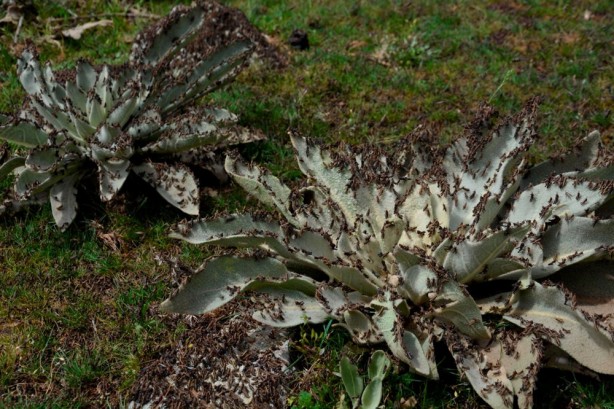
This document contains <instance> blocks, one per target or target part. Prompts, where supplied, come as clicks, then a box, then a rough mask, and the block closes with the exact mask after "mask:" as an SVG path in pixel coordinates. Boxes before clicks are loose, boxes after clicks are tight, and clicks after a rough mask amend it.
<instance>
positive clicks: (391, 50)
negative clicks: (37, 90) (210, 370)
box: [0, 1, 614, 407]
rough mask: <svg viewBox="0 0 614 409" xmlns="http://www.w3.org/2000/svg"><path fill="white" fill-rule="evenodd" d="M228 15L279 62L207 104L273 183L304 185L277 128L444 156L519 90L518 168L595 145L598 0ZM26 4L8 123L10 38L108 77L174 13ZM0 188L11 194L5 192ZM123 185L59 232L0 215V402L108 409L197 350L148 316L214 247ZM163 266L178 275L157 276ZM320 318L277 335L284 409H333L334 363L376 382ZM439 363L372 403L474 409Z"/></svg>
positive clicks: (599, 93)
mask: <svg viewBox="0 0 614 409" xmlns="http://www.w3.org/2000/svg"><path fill="white" fill-rule="evenodd" d="M230 5H233V6H236V7H238V8H240V9H242V10H243V11H244V12H245V14H246V15H247V17H248V18H249V20H250V21H251V22H252V23H254V24H255V25H256V26H257V27H258V28H259V29H260V30H262V31H263V32H264V33H266V34H267V35H269V36H270V41H271V42H272V43H275V44H277V45H278V46H279V48H280V49H281V50H282V53H283V54H285V56H286V58H287V62H288V64H287V66H286V67H285V68H283V69H279V68H276V69H272V68H271V66H270V65H267V63H266V62H264V61H262V62H258V61H256V62H255V63H254V64H252V65H251V66H250V67H249V68H248V69H247V70H245V71H244V72H243V73H242V74H241V75H239V76H238V78H237V79H236V81H235V82H233V83H232V84H231V85H229V86H227V87H225V88H223V89H221V90H219V91H216V92H214V93H212V94H209V95H207V96H206V97H205V103H207V104H215V105H216V106H220V107H223V108H224V109H227V110H229V111H231V112H234V113H235V114H237V115H238V117H239V118H240V119H239V121H240V122H239V123H240V124H241V125H243V126H246V127H250V128H253V129H260V130H261V131H262V132H263V134H264V135H266V136H267V138H268V140H267V141H263V142H259V143H258V144H256V145H255V146H251V147H245V148H242V149H241V154H242V155H243V156H244V157H245V158H247V159H248V160H253V161H255V162H258V163H260V164H261V165H264V164H266V167H267V168H269V169H270V170H271V172H272V174H273V175H274V176H275V177H277V178H279V179H280V180H281V181H282V182H284V183H287V184H290V185H292V184H294V183H297V182H298V181H299V180H301V172H300V171H299V169H298V167H297V166H296V164H295V163H294V156H293V149H292V147H291V144H290V141H289V138H288V136H287V131H288V130H293V131H294V132H295V133H296V134H299V135H304V136H308V137H310V138H316V139H319V140H321V141H323V142H325V143H333V142H337V141H345V142H347V143H350V144H358V143H365V142H370V143H375V144H377V145H378V146H380V148H381V149H384V150H386V149H387V147H388V148H392V146H393V145H390V143H391V142H395V141H398V140H399V139H401V138H402V137H403V136H404V135H406V134H408V133H410V132H412V131H414V130H415V128H416V126H418V125H421V126H422V128H421V129H422V130H423V131H424V132H425V133H426V134H429V133H430V134H431V135H436V137H437V139H436V142H437V143H441V144H444V143H446V142H449V141H453V140H455V139H456V137H457V136H458V135H460V134H461V133H462V129H463V127H464V125H465V124H466V123H467V122H468V121H469V120H470V119H471V117H472V115H473V114H474V113H475V112H477V111H478V106H479V104H480V103H482V102H483V101H488V102H489V103H491V104H492V105H493V106H494V107H495V108H496V109H498V110H499V111H501V112H504V113H512V112H518V111H520V110H521V107H522V106H523V105H524V104H525V102H526V101H527V99H528V98H529V97H530V96H534V95H539V96H541V97H542V101H543V102H542V104H541V105H540V108H539V109H538V111H537V114H536V115H537V118H538V119H537V121H536V124H537V132H538V134H539V135H540V137H539V138H536V139H535V140H534V141H533V142H532V143H531V144H530V150H529V152H530V154H531V156H530V157H528V162H533V163H538V162H540V161H541V160H543V159H544V158H545V157H546V156H547V155H548V154H550V153H553V152H557V151H561V149H565V148H569V147H571V146H573V144H574V141H576V140H578V139H579V138H582V137H585V136H586V135H588V133H589V132H590V131H591V130H593V129H597V130H599V131H600V132H601V134H602V139H603V142H604V144H605V145H606V146H607V145H610V144H611V137H612V130H613V128H614V127H613V125H612V118H611V113H610V109H611V100H612V82H611V78H612V76H613V72H612V70H613V68H612V66H611V58H612V44H611V38H612V34H613V33H612V30H613V28H612V27H613V24H612V21H611V16H609V15H608V14H607V13H606V11H607V2H586V3H582V2H578V3H574V4H573V5H569V4H565V3H547V4H543V3H540V4H533V3H531V2H526V3H521V2H512V3H509V2H501V3H496V2H484V3H475V2H471V3H453V4H448V3H437V4H434V3H432V2H411V3H403V2H343V1H339V2H307V3H304V2H285V3H283V4H278V2H259V1H250V2H231V3H230ZM33 6H34V7H32V8H26V9H24V10H23V12H24V14H23V15H24V19H23V22H22V25H21V28H20V32H19V36H17V38H16V39H17V41H15V42H14V34H15V31H16V26H17V25H16V24H10V23H4V24H3V25H2V27H0V29H1V30H2V50H1V53H0V68H1V70H2V74H1V75H2V77H1V78H0V81H1V82H2V90H1V91H0V92H1V98H0V110H1V111H3V112H17V111H18V110H19V109H20V108H21V101H22V100H23V98H24V97H25V94H24V92H23V91H22V88H21V84H20V82H19V75H18V73H17V70H16V67H17V58H18V57H19V56H20V55H21V53H22V51H23V49H24V47H25V40H26V39H30V40H32V41H33V42H34V44H35V46H36V48H37V49H38V50H39V58H40V60H41V61H51V63H52V66H53V67H54V69H69V70H72V69H74V67H75V66H76V64H77V61H78V59H79V58H87V59H90V60H92V61H93V63H94V64H107V63H113V64H115V63H123V62H126V61H128V59H129V55H130V50H131V44H132V42H133V41H134V39H135V35H136V33H137V32H138V31H139V30H140V29H142V28H144V27H146V26H147V25H149V24H151V23H152V21H155V20H156V16H164V15H166V14H167V13H168V12H169V11H170V9H171V7H172V5H171V4H170V2H169V3H165V2H155V3H148V2H135V3H121V2H114V3H108V4H105V5H101V4H98V3H88V2H64V3H57V4H55V3H51V4H50V3H46V2H40V3H38V2H34V3H33ZM103 18H104V19H109V20H110V21H111V22H112V24H109V25H100V26H98V27H95V28H93V29H91V30H88V31H85V32H84V33H83V34H82V36H81V37H80V39H78V40H76V39H74V38H71V37H69V36H64V35H63V34H61V33H62V30H64V29H66V28H71V27H75V26H77V25H78V24H80V23H81V22H83V21H100V20H101V19H103ZM296 28H301V29H303V30H305V31H306V32H307V33H308V35H309V40H310V48H309V49H308V50H304V51H298V50H293V49H291V48H289V47H288V46H286V45H285V40H286V39H287V38H288V37H289V36H290V33H291V32H292V30H294V29H296ZM295 144H296V141H295ZM2 183H3V188H6V189H8V188H9V187H10V185H11V183H12V182H11V181H3V182H2ZM126 183H127V184H128V185H127V187H129V188H128V189H125V190H126V191H125V192H124V193H120V194H119V196H121V197H119V198H117V199H114V200H112V201H111V202H110V203H108V204H103V203H102V202H101V201H100V200H97V196H98V192H97V191H96V192H81V193H80V194H81V195H86V196H88V197H87V200H83V201H81V203H82V206H81V207H80V214H79V215H78V216H77V217H76V219H75V221H74V222H73V225H72V226H71V227H69V228H68V229H67V231H66V232H64V233H62V232H60V231H59V229H57V228H56V227H55V225H54V224H53V223H52V222H51V220H52V214H51V213H52V212H51V209H45V208H33V209H32V210H28V211H26V212H22V213H19V214H17V215H16V216H14V217H10V218H7V217H4V218H3V219H2V220H1V223H2V227H1V229H0V243H1V244H0V247H1V253H0V257H1V260H0V261H1V263H2V269H3V271H2V275H1V277H2V278H0V280H2V281H1V286H0V287H1V288H2V293H1V294H0V297H2V303H1V305H2V307H1V309H0V365H1V366H0V385H1V388H2V389H1V392H0V393H1V394H2V401H1V402H2V403H1V404H2V405H4V406H8V407H49V406H54V407H78V406H84V407H85V406H92V405H93V406H100V405H101V404H102V405H105V404H106V405H109V406H111V407H115V406H124V405H127V404H128V402H129V401H130V400H131V396H132V395H133V393H134V392H133V387H134V385H136V384H139V381H138V380H139V377H142V376H143V369H145V368H148V367H149V365H150V364H151V363H155V362H156V359H157V358H159V356H161V355H164V353H165V351H168V350H169V348H170V349H173V348H174V349H178V348H179V347H180V345H182V344H186V345H190V344H197V343H198V339H196V338H192V337H190V335H189V334H190V331H191V330H193V329H194V327H195V326H196V327H197V326H198V325H199V323H201V322H204V323H206V319H205V318H198V319H182V318H178V317H172V316H166V315H163V314H160V313H159V310H158V304H159V303H160V302H161V301H162V300H164V299H165V298H166V297H167V296H168V295H169V294H170V293H171V292H172V288H173V287H175V286H176V285H177V283H178V282H180V281H182V279H183V277H181V273H180V272H181V271H182V269H181V265H187V266H190V267H192V268H195V267H197V266H198V265H199V264H200V263H201V261H202V260H203V259H206V258H208V257H210V256H211V255H212V253H211V251H216V250H212V249H207V248H204V247H203V246H192V245H189V244H183V243H181V242H179V241H177V240H171V239H169V238H168V237H167V233H168V226H170V225H172V224H174V223H176V222H178V220H179V219H180V218H181V217H182V216H181V214H180V212H178V211H176V210H175V209H174V208H173V207H172V206H170V205H168V206H167V205H165V204H164V203H165V202H164V201H163V200H159V199H156V198H155V196H152V195H151V194H146V193H139V192H143V191H144V192H147V191H146V189H147V187H146V186H145V185H144V184H142V183H141V184H140V183H139V181H138V180H133V179H132V178H131V177H128V179H127V181H126ZM131 187H136V188H131ZM215 187H216V188H217V187H218V186H215ZM204 190H206V191H207V192H209V191H211V192H213V191H212V190H210V189H209V187H205V188H204ZM201 200H202V203H201V214H202V215H204V216H213V215H215V214H217V213H221V212H222V211H223V212H224V213H231V212H238V213H246V209H247V208H248V207H249V209H257V208H259V206H260V209H264V208H265V207H266V206H262V205H259V204H258V203H257V202H256V201H254V200H253V199H251V198H250V197H249V196H247V195H246V194H245V193H244V192H243V191H242V190H241V189H240V188H239V187H234V186H232V185H230V186H226V187H223V192H222V193H218V194H215V193H213V195H209V196H203V197H202V198H201ZM169 259H174V260H175V261H176V262H177V263H176V264H175V265H174V266H173V268H171V267H169V265H168V263H166V262H165V260H169ZM218 318H219V319H221V320H222V322H223V321H224V319H225V318H224V317H221V318H220V317H218ZM195 320H196V321H195ZM198 320H203V321H198ZM330 324H331V322H330V321H325V322H324V323H322V324H321V325H316V326H302V327H300V328H299V329H297V330H296V332H293V333H291V334H290V335H291V339H292V350H293V351H297V352H300V353H299V354H297V356H298V357H299V358H297V359H296V360H293V364H294V366H295V367H296V368H297V369H300V370H301V371H302V372H301V374H302V375H301V376H300V377H299V378H297V379H296V380H295V382H294V383H293V386H292V388H291V390H290V391H289V394H288V399H287V400H286V402H287V403H288V405H289V406H293V407H331V406H334V405H335V404H336V403H337V402H338V401H339V396H340V394H341V393H343V391H344V386H343V382H342V380H341V378H340V377H338V376H336V375H335V374H334V373H335V372H339V367H338V362H340V360H341V357H342V356H350V357H351V359H352V361H353V362H355V363H357V364H358V368H359V370H360V371H361V373H362V374H363V376H364V379H365V382H367V380H372V378H371V377H370V376H369V374H368V373H367V372H368V371H367V366H368V365H367V364H368V359H369V357H370V356H371V351H370V350H368V349H361V348H356V347H350V346H348V344H347V341H349V340H350V337H348V336H347V335H346V333H345V332H344V331H343V330H342V329H340V328H334V327H332V326H331V325H330ZM204 325H207V324H204ZM209 325H211V324H209ZM199 334H203V332H202V331H201V332H199ZM453 352H454V351H453ZM436 356H438V357H440V358H438V359H439V361H438V363H439V367H440V368H441V369H440V374H439V375H440V378H441V380H440V381H438V382H435V381H427V380H426V379H425V378H423V377H421V376H418V375H414V374H411V373H408V372H406V371H405V370H403V366H402V365H401V366H399V365H393V368H392V369H391V370H390V371H389V373H388V374H387V375H386V377H385V378H384V381H383V383H382V384H383V391H382V395H383V397H384V399H383V401H384V402H385V404H386V405H387V406H389V407H412V406H419V407H429V406H434V407H476V406H480V405H484V403H483V401H482V399H481V398H480V397H479V396H478V394H476V393H474V392H472V389H471V387H470V385H469V382H468V381H467V379H466V378H464V379H461V378H459V377H458V373H457V372H456V370H455V369H454V367H455V364H454V360H453V359H452V357H451V356H450V354H448V353H446V351H445V350H444V351H439V352H438V351H436ZM447 361H449V362H447ZM548 371H551V372H548ZM372 383H373V382H372ZM390 385H394V387H391V386H390ZM365 386H366V383H365ZM613 388H614V383H613V381H612V378H611V377H607V376H604V377H601V378H600V379H599V380H598V381H597V380H595V379H593V378H592V377H591V376H590V373H588V372H582V371H580V372H576V373H574V374H567V375H564V374H563V373H561V372H559V371H557V370H543V371H542V373H541V374H540V377H539V379H538V381H537V390H536V394H535V396H534V397H533V398H534V400H535V406H536V407H560V406H561V405H563V406H568V407H588V406H593V407H611V406H612V405H613V401H612V398H611V396H612V395H613V393H612V390H613Z"/></svg>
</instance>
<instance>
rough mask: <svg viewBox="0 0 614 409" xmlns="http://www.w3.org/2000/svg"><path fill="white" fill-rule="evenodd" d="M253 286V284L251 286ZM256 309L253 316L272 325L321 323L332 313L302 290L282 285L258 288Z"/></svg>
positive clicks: (285, 325)
mask: <svg viewBox="0 0 614 409" xmlns="http://www.w3.org/2000/svg"><path fill="white" fill-rule="evenodd" d="M249 288H251V286H250V287H249ZM258 293H262V294H264V296H257V297H256V299H257V301H256V303H257V304H259V305H258V306H256V311H255V312H254V313H253V314H252V318H253V319H255V320H256V321H258V322H261V323H263V324H266V325H270V326H272V327H280V328H285V327H294V326H297V325H301V324H307V323H312V324H320V323H323V322H325V321H327V320H328V319H329V318H330V315H329V314H328V313H327V312H326V310H325V309H324V308H323V307H322V305H321V304H320V303H318V301H317V300H316V299H315V298H313V297H312V296H309V295H307V294H305V293H303V292H301V291H296V290H291V289H287V288H280V287H269V288H264V289H260V290H258Z"/></svg>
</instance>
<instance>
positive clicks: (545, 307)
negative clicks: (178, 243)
mask: <svg viewBox="0 0 614 409" xmlns="http://www.w3.org/2000/svg"><path fill="white" fill-rule="evenodd" d="M534 105H535V104H533V103H532V104H529V105H528V106H527V108H525V109H524V110H523V112H522V113H521V114H519V115H517V116H516V117H513V118H509V119H507V120H506V121H505V122H503V123H502V124H501V125H500V126H498V127H497V128H496V129H495V130H494V131H492V132H490V133H489V132H488V131H487V128H488V127H487V126H486V124H487V122H488V117H489V115H488V112H486V114H485V115H483V116H482V117H481V118H480V120H478V121H476V122H475V123H474V124H473V125H472V127H470V128H469V130H468V131H467V136H465V137H462V138H459V139H458V140H456V141H455V142H454V143H453V144H452V145H451V146H450V147H449V148H448V149H447V150H446V151H445V152H438V151H430V150H429V149H425V148H424V146H423V145H420V144H419V143H415V144H412V143H410V142H409V141H407V142H405V143H401V144H399V146H397V147H396V148H397V149H395V152H396V154H395V155H387V154H385V153H384V152H383V151H382V150H381V149H379V148H377V147H368V148H352V147H348V146H341V147H339V148H338V149H337V150H336V151H331V150H326V149H323V148H321V147H319V146H316V145H314V144H311V143H309V142H308V141H306V140H305V139H303V138H301V137H296V136H295V137H292V143H293V145H294V147H295V149H296V151H297V155H298V164H299V167H300V169H301V171H302V172H303V173H304V174H305V175H306V176H307V177H308V179H309V183H312V184H311V185H306V186H304V187H302V188H301V189H299V190H294V191H292V190H291V189H290V188H288V187H287V186H285V185H284V184H283V183H282V182H281V181H280V180H279V179H278V178H276V177H275V176H273V175H271V174H269V173H267V172H266V171H265V170H263V169H261V168H259V167H257V166H252V165H248V164H245V163H243V162H241V161H240V160H238V159H236V158H231V157H229V158H227V160H226V164H225V165H226V170H227V171H228V173H229V174H230V175H231V176H232V178H233V179H234V180H235V181H236V182H237V183H238V184H240V185H241V186H242V187H243V188H245V189H246V190H247V191H248V192H249V193H250V194H252V195H253V196H255V197H256V198H257V199H259V200H260V201H261V202H262V203H264V204H265V205H269V206H272V207H275V208H277V210H278V211H279V213H281V215H282V216H283V219H285V220H284V221H283V222H279V221H276V220H274V219H273V218H265V217H260V218H255V217H252V216H251V215H232V216H229V217H225V218H221V219H216V220H208V221H197V222H192V223H188V224H184V225H180V226H179V228H178V229H177V230H176V231H175V232H174V233H173V236H174V237H176V238H181V239H183V240H186V241H188V242H191V243H198V244H202V243H205V244H209V245H218V246H226V247H237V248H254V249H256V251H255V252H254V253H253V256H251V257H248V256H245V253H243V256H236V257H233V256H225V257H220V258H217V259H214V260H212V261H209V262H207V263H206V264H205V265H204V267H203V268H202V269H201V271H199V272H198V273H197V274H196V275H195V276H194V277H193V278H192V279H191V280H190V281H189V282H188V283H187V284H186V285H185V286H184V287H182V288H181V289H180V290H179V291H178V293H177V294H176V295H174V296H173V297H171V298H170V299H169V300H167V301H165V302H164V303H163V304H162V306H161V307H162V310H164V311H167V312H182V313H189V314H197V313H204V312H208V311H211V310H213V309H215V308H217V307H219V306H220V305H222V304H224V303H227V302H229V301H230V300H232V299H233V298H235V297H236V296H237V295H239V294H241V293H245V292H248V291H249V294H250V296H251V297H252V298H253V300H254V303H255V304H254V305H255V308H256V311H255V312H254V314H253V318H254V319H256V320H258V321H261V322H263V323H266V324H269V325H273V326H281V327H283V326H292V325H298V324H302V323H304V322H312V323H320V322H323V321H325V320H328V319H331V318H333V319H335V320H337V321H338V322H339V325H340V326H342V327H344V328H346V329H347V331H348V332H349V333H350V334H351V336H352V338H353V340H354V341H355V342H357V343H360V344H379V343H385V344H387V346H388V348H389V349H390V351H391V352H392V354H393V355H394V356H395V357H396V358H398V359H399V360H401V361H403V362H405V363H406V364H407V365H408V366H409V368H410V370H411V371H414V372H416V373H418V374H421V375H424V376H426V377H429V378H433V379H437V378H438V372H437V366H436V357H435V353H434V345H433V344H434V342H435V341H444V342H445V343H446V344H447V346H448V348H449V350H450V352H451V353H452V355H453V357H454V358H455V360H456V363H457V366H458V369H459V371H460V372H461V373H462V374H464V375H466V376H467V378H468V379H469V381H470V382H471V384H472V385H473V387H474V389H475V390H476V391H477V393H478V394H479V395H480V396H481V397H482V398H483V399H484V400H485V401H486V402H487V403H488V404H490V405H491V406H492V407H494V408H511V407H512V406H513V402H514V400H515V397H516V398H517V402H518V404H519V406H520V407H521V408H528V407H531V405H532V394H533V389H534V385H535V381H536V373H537V372H538V370H539V368H540V366H541V365H542V364H544V363H546V360H547V363H550V364H554V365H557V366H559V367H572V368H575V367H579V365H578V363H579V364H581V365H583V366H584V367H586V368H589V369H590V370H592V371H596V372H599V373H604V374H614V309H612V299H614V288H613V284H612V274H611V269H612V265H611V264H606V265H605V266H604V265H601V264H598V263H596V262H595V260H596V259H598V258H600V257H602V256H606V258H607V257H611V252H612V249H613V245H614V219H612V218H601V219H600V218H599V217H598V216H597V215H596V212H597V213H598V212H600V211H601V209H602V208H604V205H605V204H606V203H607V202H608V201H610V199H612V197H613V196H614V192H613V182H612V178H613V177H614V168H613V158H612V155H611V154H609V153H608V152H606V150H605V148H604V147H603V146H602V145H601V143H600V137H599V134H598V133H596V132H593V133H591V134H590V135H588V137H586V138H585V139H584V140H583V142H582V143H581V144H580V145H579V146H578V147H577V148H576V149H574V150H573V151H571V152H569V153H568V154H567V155H565V156H562V157H558V158H553V159H551V160H548V161H546V162H544V163H541V164H538V165H536V166H530V164H529V162H528V160H527V151H528V149H529V148H530V147H531V146H532V145H533V144H534V142H535V132H534V131H533V119H534V110H535V106H534ZM602 217H603V215H602ZM608 253H609V255H608ZM570 268H571V270H570ZM574 268H575V269H574ZM608 268H609V269H610V270H609V271H608ZM561 269H566V270H567V271H568V272H569V271H571V274H569V273H567V274H566V275H565V276H564V277H567V279H569V278H570V277H571V278H574V277H575V284H573V283H572V282H571V281H573V280H570V286H569V287H570V288H571V289H572V290H573V291H576V294H575V295H574V293H571V292H570V291H568V290H566V289H565V288H564V287H563V286H562V285H560V284H556V285H555V284H554V283H552V282H548V281H543V280H542V279H544V278H546V277H549V279H555V278H556V277H557V276H558V275H557V276H552V275H553V274H554V273H556V272H557V271H559V270H561ZM558 280H559V281H560V282H562V283H563V284H565V282H566V281H565V280H564V279H563V278H558ZM583 281H590V282H591V283H594V284H595V286H596V287H597V288H601V290H600V291H602V292H603V291H605V293H606V295H605V296H604V295H603V294H600V295H597V294H595V297H594V298H593V299H590V302H588V303H587V302H586V297H587V296H589V297H590V296H591V295H592V293H591V292H590V290H587V288H588V287H587V286H586V285H581V284H578V282H580V283H582V282H583ZM572 284H573V285H572ZM575 296H577V297H578V305H576V303H575V300H574V298H575ZM583 304H591V305H590V307H589V308H584V306H583ZM504 323H506V325H503V324H504ZM546 353H547V357H548V358H546V355H544V354H546ZM574 365H575V366H574Z"/></svg>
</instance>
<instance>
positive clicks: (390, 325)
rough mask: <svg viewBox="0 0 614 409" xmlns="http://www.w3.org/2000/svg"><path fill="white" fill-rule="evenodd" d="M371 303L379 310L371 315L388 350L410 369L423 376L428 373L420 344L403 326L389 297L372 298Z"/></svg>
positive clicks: (427, 364) (427, 366) (426, 361)
mask: <svg viewBox="0 0 614 409" xmlns="http://www.w3.org/2000/svg"><path fill="white" fill-rule="evenodd" d="M371 305H372V306H373V307H375V308H378V309H379V310H378V311H377V312H376V313H375V314H374V315H373V322H374V323H375V325H376V326H377V328H378V329H379V330H380V331H381V332H382V334H383V336H384V340H385V341H386V344H387V345H388V348H390V351H391V352H392V353H393V355H394V356H396V357H397V358H398V359H400V360H401V361H403V362H405V363H406V364H408V365H409V367H410V369H411V370H413V371H415V372H417V373H419V374H421V375H424V376H428V375H429V374H430V367H429V363H428V360H427V358H426V356H425V355H424V351H423V350H422V345H421V343H420V341H419V340H418V337H416V335H415V334H413V333H412V332H410V331H407V330H405V329H404V328H403V324H402V321H401V319H400V317H399V316H398V315H397V313H396V311H395V309H394V304H393V302H392V301H390V300H389V299H384V300H374V301H373V302H371Z"/></svg>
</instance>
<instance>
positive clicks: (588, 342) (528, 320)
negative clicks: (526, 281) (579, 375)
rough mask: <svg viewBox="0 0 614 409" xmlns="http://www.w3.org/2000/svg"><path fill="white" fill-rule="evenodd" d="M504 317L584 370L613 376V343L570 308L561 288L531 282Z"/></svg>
mask: <svg viewBox="0 0 614 409" xmlns="http://www.w3.org/2000/svg"><path fill="white" fill-rule="evenodd" d="M503 318H505V319H506V320H508V321H510V322H513V323H514V324H516V325H519V326H521V327H523V328H525V327H526V328H528V329H529V330H533V333H535V334H536V335H537V336H539V337H541V338H543V339H546V340H548V341H550V342H552V343H553V344H555V345H557V346H558V347H559V348H561V349H562V350H563V351H565V352H567V353H568V354H569V355H571V356H572V357H573V358H574V359H576V360H577V361H578V362H579V363H581V364H582V365H584V366H586V367H587V368H589V369H592V370H593V371H596V372H599V373H604V374H608V375H613V374H614V340H612V338H611V337H610V335H609V334H608V333H607V332H606V331H604V330H603V329H600V328H598V327H596V326H595V325H594V324H593V323H591V322H589V321H588V320H587V319H586V318H585V317H584V315H582V314H581V313H580V312H579V311H578V310H577V309H574V308H572V307H571V306H570V305H569V301H568V300H567V298H566V297H565V294H564V293H563V292H562V291H561V290H560V289H558V288H556V287H544V286H542V285H541V284H539V283H534V284H533V285H532V286H531V287H529V288H528V289H525V290H519V291H517V292H516V293H515V294H514V295H513V296H512V299H511V309H510V310H509V312H507V313H506V314H505V315H504V316H503Z"/></svg>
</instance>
